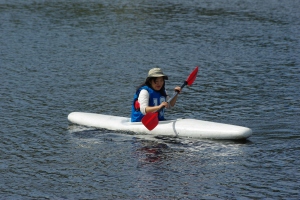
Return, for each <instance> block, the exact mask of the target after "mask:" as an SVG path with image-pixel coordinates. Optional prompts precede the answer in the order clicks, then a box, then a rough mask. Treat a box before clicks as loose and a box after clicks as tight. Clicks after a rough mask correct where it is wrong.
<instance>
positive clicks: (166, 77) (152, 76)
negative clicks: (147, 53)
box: [147, 74, 169, 80]
mask: <svg viewBox="0 0 300 200" xmlns="http://www.w3.org/2000/svg"><path fill="white" fill-rule="evenodd" d="M158 77H164V78H165V80H168V79H169V77H168V76H166V75H163V74H161V75H159V74H158V75H150V76H148V77H147V78H158Z"/></svg>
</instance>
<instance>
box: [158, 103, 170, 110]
mask: <svg viewBox="0 0 300 200" xmlns="http://www.w3.org/2000/svg"><path fill="white" fill-rule="evenodd" d="M159 106H160V109H161V108H163V107H165V108H167V107H168V102H165V101H164V102H162V103H161V104H160V105H159Z"/></svg>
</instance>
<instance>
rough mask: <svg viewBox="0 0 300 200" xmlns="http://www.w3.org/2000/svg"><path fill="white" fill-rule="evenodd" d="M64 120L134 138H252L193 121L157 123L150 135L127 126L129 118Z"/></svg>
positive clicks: (80, 115) (78, 115)
mask: <svg viewBox="0 0 300 200" xmlns="http://www.w3.org/2000/svg"><path fill="white" fill-rule="evenodd" d="M68 120H69V121H70V122H72V123H74V124H78V125H83V126H88V127H95V128H103V129H108V130H118V131H130V132H135V133H137V134H152V135H166V136H180V137H181V136H184V137H194V138H206V139H229V140H236V139H246V138H248V137H250V136H251V135H252V130H251V129H249V128H246V127H242V126H235V125H230V124H223V123H216V122H209V121H202V120H196V119H175V120H166V121H160V122H159V124H158V125H157V126H156V127H155V128H154V129H153V130H152V131H149V130H148V129H147V128H146V127H145V126H144V125H143V124H142V123H141V122H130V118H128V117H118V116H111V115H103V114H95V113H84V112H72V113H70V114H69V115H68Z"/></svg>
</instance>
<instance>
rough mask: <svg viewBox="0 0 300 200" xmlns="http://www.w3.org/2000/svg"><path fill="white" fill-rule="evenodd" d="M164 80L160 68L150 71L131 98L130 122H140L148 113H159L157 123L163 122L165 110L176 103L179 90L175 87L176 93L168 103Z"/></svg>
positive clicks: (164, 76) (166, 77) (164, 77)
mask: <svg viewBox="0 0 300 200" xmlns="http://www.w3.org/2000/svg"><path fill="white" fill-rule="evenodd" d="M165 80H168V76H166V75H165V74H164V73H163V71H162V70H161V69H160V68H153V69H150V70H149V72H148V76H147V78H146V81H145V82H144V83H143V84H141V85H140V86H139V87H138V88H137V90H136V92H135V94H134V97H133V102H132V110H131V122H140V121H141V120H142V118H143V117H144V115H146V114H147V113H150V112H156V111H159V115H158V119H159V121H162V120H165V117H164V112H165V108H171V107H173V106H174V105H175V103H176V101H177V95H178V93H180V91H181V88H180V87H179V86H176V87H175V88H174V90H175V91H178V93H177V94H176V95H175V96H174V98H173V99H172V100H171V101H170V102H169V103H168V102H167V101H168V99H169V96H168V95H167V93H166V89H165Z"/></svg>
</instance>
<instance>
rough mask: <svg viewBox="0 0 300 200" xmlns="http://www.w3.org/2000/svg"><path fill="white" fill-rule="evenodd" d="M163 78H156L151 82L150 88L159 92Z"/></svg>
mask: <svg viewBox="0 0 300 200" xmlns="http://www.w3.org/2000/svg"><path fill="white" fill-rule="evenodd" d="M164 82H165V81H164V78H163V77H158V78H156V79H153V80H151V82H150V83H151V87H152V88H153V89H154V90H157V91H158V90H160V89H161V88H162V86H163V85H164Z"/></svg>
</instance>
